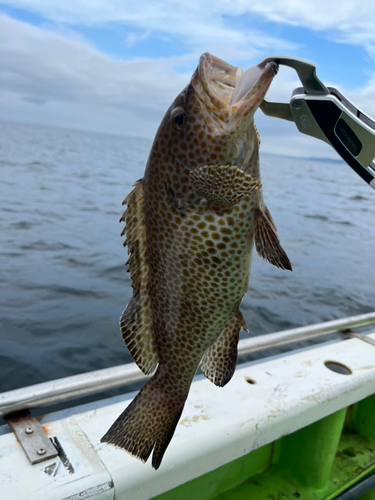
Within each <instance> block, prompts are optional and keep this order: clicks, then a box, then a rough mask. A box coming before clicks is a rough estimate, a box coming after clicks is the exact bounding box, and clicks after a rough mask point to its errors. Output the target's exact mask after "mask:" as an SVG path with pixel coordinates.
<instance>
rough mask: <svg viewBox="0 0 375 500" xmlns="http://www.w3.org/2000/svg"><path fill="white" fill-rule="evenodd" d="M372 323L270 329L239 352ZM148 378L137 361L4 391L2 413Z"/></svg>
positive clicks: (365, 317)
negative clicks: (272, 331)
mask: <svg viewBox="0 0 375 500" xmlns="http://www.w3.org/2000/svg"><path fill="white" fill-rule="evenodd" d="M373 323H375V312H372V313H368V314H361V315H358V316H350V317H347V318H343V319H337V320H333V321H327V322H324V323H318V324H315V325H309V326H303V327H299V328H293V329H291V330H284V331H280V332H275V333H269V334H266V335H261V336H258V337H253V338H249V339H243V340H241V341H240V342H239V344H238V354H239V356H243V355H245V354H250V353H253V352H257V351H261V350H263V349H271V348H274V347H278V346H281V345H287V344H291V343H293V342H297V341H302V340H308V339H312V338H314V337H322V336H326V335H329V334H331V333H334V332H338V331H344V332H345V331H346V330H351V329H353V328H359V327H363V326H367V325H371V324H373ZM363 340H365V336H363ZM146 378H149V377H148V376H146V375H144V374H143V373H142V372H141V370H140V369H139V368H138V367H137V365H136V364H135V363H128V364H125V365H120V366H114V367H112V368H105V369H102V370H96V371H92V372H88V373H82V374H79V375H73V376H70V377H64V378H61V379H57V380H51V381H49V382H43V383H40V384H35V385H31V386H28V387H23V388H21V389H15V390H12V391H7V392H3V393H2V394H0V416H4V415H8V414H10V413H13V412H16V411H20V410H27V409H31V408H36V407H39V406H46V405H51V404H55V403H60V402H63V401H68V400H70V399H74V398H77V397H82V396H88V395H90V394H94V393H97V392H102V391H106V390H109V389H114V388H118V387H121V386H124V385H127V384H131V383H134V382H138V381H141V380H144V379H146Z"/></svg>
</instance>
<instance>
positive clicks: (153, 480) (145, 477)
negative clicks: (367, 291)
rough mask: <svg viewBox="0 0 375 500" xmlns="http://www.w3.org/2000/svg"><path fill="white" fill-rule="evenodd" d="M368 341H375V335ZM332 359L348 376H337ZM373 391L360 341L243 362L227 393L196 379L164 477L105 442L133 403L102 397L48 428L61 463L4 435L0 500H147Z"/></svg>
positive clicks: (367, 350) (367, 347)
mask: <svg viewBox="0 0 375 500" xmlns="http://www.w3.org/2000/svg"><path fill="white" fill-rule="evenodd" d="M368 337H369V338H371V339H374V340H375V333H372V334H369V336H368ZM327 361H333V362H337V363H341V364H342V365H344V366H347V367H348V368H349V369H350V370H351V374H350V375H343V374H340V373H336V372H333V371H331V370H330V369H328V368H327V367H326V365H325V364H324V363H325V362H327ZM248 380H250V381H253V382H256V383H249V382H248ZM374 393H375V346H373V345H371V344H369V343H368V342H364V341H363V340H361V339H357V338H353V339H349V340H345V341H338V342H333V343H326V344H321V345H319V346H317V347H313V348H309V349H304V350H302V351H298V352H291V353H288V354H286V355H283V356H282V357H277V358H275V359H265V360H263V361H262V362H255V363H248V364H245V365H239V366H238V368H237V370H236V373H235V375H234V377H233V379H232V380H231V382H230V383H229V384H228V385H227V386H226V387H224V388H222V389H220V388H217V387H216V386H214V385H213V384H212V383H211V382H209V381H208V380H206V379H204V378H202V377H198V378H197V379H196V380H195V381H194V382H193V384H192V387H191V391H190V394H189V398H188V401H187V403H186V406H185V408H184V411H183V414H182V416H181V420H180V422H179V424H178V426H177V429H176V433H175V435H174V437H173V439H172V441H171V444H170V446H169V448H168V449H167V452H166V454H165V457H164V459H163V462H162V465H161V467H160V469H159V470H158V471H155V470H154V469H152V467H151V464H150V462H147V463H146V464H143V463H142V462H140V461H139V460H137V459H135V458H134V457H132V456H130V455H129V454H127V453H126V452H124V451H123V450H120V449H117V448H115V447H113V446H111V445H108V444H102V443H100V438H101V436H102V435H103V434H104V432H105V431H106V430H107V429H108V428H109V426H110V425H111V424H112V423H113V421H114V420H115V419H116V418H117V416H118V415H119V414H120V413H121V412H122V411H123V410H124V409H125V407H126V406H127V404H129V403H130V401H131V397H132V395H131V396H130V395H129V394H125V395H124V397H123V401H121V402H116V403H113V404H110V403H111V400H105V401H103V406H100V407H99V408H96V409H94V410H90V411H84V412H82V413H77V414H74V415H71V416H69V417H66V418H62V419H59V420H52V421H50V422H48V423H46V424H44V425H43V427H44V429H45V431H46V433H47V435H48V436H50V437H53V438H55V439H56V438H57V440H58V442H59V443H60V445H61V447H62V449H63V450H64V453H65V457H66V460H65V463H64V461H61V459H60V458H59V457H56V458H53V459H50V460H48V461H45V462H43V463H39V464H36V465H30V463H29V462H28V460H27V458H26V456H25V454H24V452H23V450H22V448H21V446H20V444H19V443H18V441H17V439H16V437H15V435H14V434H13V433H11V432H8V433H4V434H2V435H0V498H4V499H8V498H9V499H12V500H18V499H19V500H24V499H25V498H28V499H32V500H51V499H53V500H60V499H61V500H63V499H64V500H68V499H69V500H75V499H83V498H90V499H93V500H102V499H103V500H104V499H105V500H107V499H114V498H129V499H137V500H146V499H149V498H153V497H154V496H157V495H159V494H161V493H164V492H166V491H169V490H171V489H173V488H175V487H177V486H179V485H181V484H183V483H186V482H187V481H191V480H192V479H195V478H196V477H199V476H201V475H203V474H205V473H207V472H210V471H212V470H214V469H216V468H218V467H220V466H222V465H224V464H226V463H229V462H231V461H232V460H235V459H236V458H239V457H241V456H243V455H246V454H248V453H249V452H251V451H252V450H254V449H257V448H260V447H262V446H264V445H266V444H268V443H271V442H273V441H275V440H276V439H278V438H280V437H281V436H284V435H286V434H290V433H292V432H294V431H296V430H298V429H300V428H302V427H305V426H307V425H309V424H311V423H313V422H316V421H318V420H320V419H322V418H324V417H325V416H327V415H330V414H332V413H334V412H336V411H338V410H340V409H342V408H345V407H347V406H349V405H352V404H354V403H356V402H358V401H360V400H362V399H364V398H366V397H368V396H370V395H372V394H374ZM129 396H130V399H129ZM117 399H118V398H117ZM96 406H98V405H97V404H96ZM57 415H58V414H57ZM51 417H52V418H53V414H52V416H51V415H50V418H51ZM72 470H74V472H72Z"/></svg>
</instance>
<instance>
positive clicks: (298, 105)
mask: <svg viewBox="0 0 375 500" xmlns="http://www.w3.org/2000/svg"><path fill="white" fill-rule="evenodd" d="M293 108H294V109H301V108H302V102H301V101H300V100H299V99H297V100H296V101H293Z"/></svg>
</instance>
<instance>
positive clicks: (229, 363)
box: [201, 311, 248, 387]
mask: <svg viewBox="0 0 375 500" xmlns="http://www.w3.org/2000/svg"><path fill="white" fill-rule="evenodd" d="M241 330H246V331H248V329H247V326H246V323H245V319H244V317H243V315H242V313H241V312H240V311H237V312H236V313H235V314H234V316H233V317H232V319H231V320H230V321H229V323H227V325H226V326H225V328H224V330H223V331H222V333H221V334H220V335H219V337H218V339H217V340H216V341H215V342H214V343H213V344H212V346H210V347H209V348H208V349H207V351H206V352H205V354H204V356H203V358H202V361H201V370H202V373H203V374H204V375H205V376H206V377H207V378H208V380H211V382H213V383H214V384H215V385H218V386H219V387H224V385H225V384H227V383H228V382H229V380H230V379H231V378H232V377H233V374H234V371H235V369H236V365H237V357H238V352H237V345H238V340H239V333H240V331H241Z"/></svg>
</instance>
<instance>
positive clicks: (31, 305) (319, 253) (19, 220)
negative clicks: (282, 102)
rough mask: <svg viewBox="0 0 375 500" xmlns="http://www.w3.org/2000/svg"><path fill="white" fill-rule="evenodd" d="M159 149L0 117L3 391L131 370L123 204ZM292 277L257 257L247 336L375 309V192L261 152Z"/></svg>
mask: <svg viewBox="0 0 375 500" xmlns="http://www.w3.org/2000/svg"><path fill="white" fill-rule="evenodd" d="M150 147H151V141H149V140H146V139H135V138H129V137H120V136H111V135H105V134H96V133H88V132H77V131H69V130H60V129H54V128H44V127H39V126H30V125H21V124H15V123H4V122H0V183H1V197H0V226H1V231H0V252H1V257H0V259H1V265H0V279H1V294H0V304H1V307H0V327H1V337H0V373H1V377H0V392H3V391H7V390H10V389H14V388H18V387H23V386H25V385H30V384H34V383H38V382H43V381H47V380H52V379H55V378H60V377H64V376H69V375H73V374H77V373H82V372H86V371H91V370H96V369H100V368H105V367H111V366H114V365H119V364H122V363H127V362H131V361H132V358H131V357H130V355H129V353H128V351H127V349H126V347H125V346H124V344H123V341H122V338H121V334H120V331H119V326H118V321H119V317H120V314H121V312H122V310H123V309H124V308H125V306H126V304H127V302H128V301H129V299H130V297H131V293H132V289H131V282H130V279H129V274H128V273H127V272H126V267H125V262H126V261H127V251H126V249H124V248H123V246H122V242H123V239H122V238H121V237H120V232H121V230H122V226H123V225H122V224H119V218H120V216H121V214H122V212H123V207H122V206H121V203H122V201H123V199H124V198H125V196H126V195H127V194H128V193H129V191H130V190H131V186H132V184H133V183H134V182H135V181H136V180H137V179H139V178H141V177H142V176H143V171H144V167H145V164H146V160H147V157H148V153H149V150H150ZM261 169H262V181H263V186H264V198H265V201H266V204H267V206H268V208H269V209H270V212H271V214H272V215H273V218H274V220H275V222H276V225H277V227H278V233H279V236H280V240H281V243H282V246H283V247H284V249H285V250H286V252H287V254H288V256H289V258H290V260H291V262H292V265H293V272H288V271H281V270H279V269H277V268H275V267H273V266H271V265H270V264H268V263H267V262H265V261H263V260H262V259H260V258H259V257H258V256H257V255H256V254H255V255H254V260H253V267H252V273H251V280H250V287H249V292H248V294H247V295H246V296H245V299H244V301H243V304H242V312H243V313H244V316H245V319H246V322H247V324H248V326H249V329H250V334H245V333H243V334H241V335H242V337H244V336H246V335H262V334H267V333H269V332H274V331H279V330H283V329H287V328H292V327H297V326H302V325H308V324H312V323H318V322H321V321H328V320H331V319H335V318H340V317H345V316H350V315H355V314H361V313H366V312H371V311H374V310H375V294H374V291H375V266H374V251H375V225H374V222H375V193H374V191H373V190H371V188H370V187H368V186H367V185H366V184H365V183H364V182H363V181H362V180H361V179H360V178H359V177H358V176H357V175H356V174H355V173H353V172H352V171H351V169H350V168H349V167H348V166H346V164H344V163H343V162H341V161H336V162H334V161H321V160H320V161H317V160H304V159H291V158H285V157H277V156H271V155H263V156H261Z"/></svg>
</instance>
